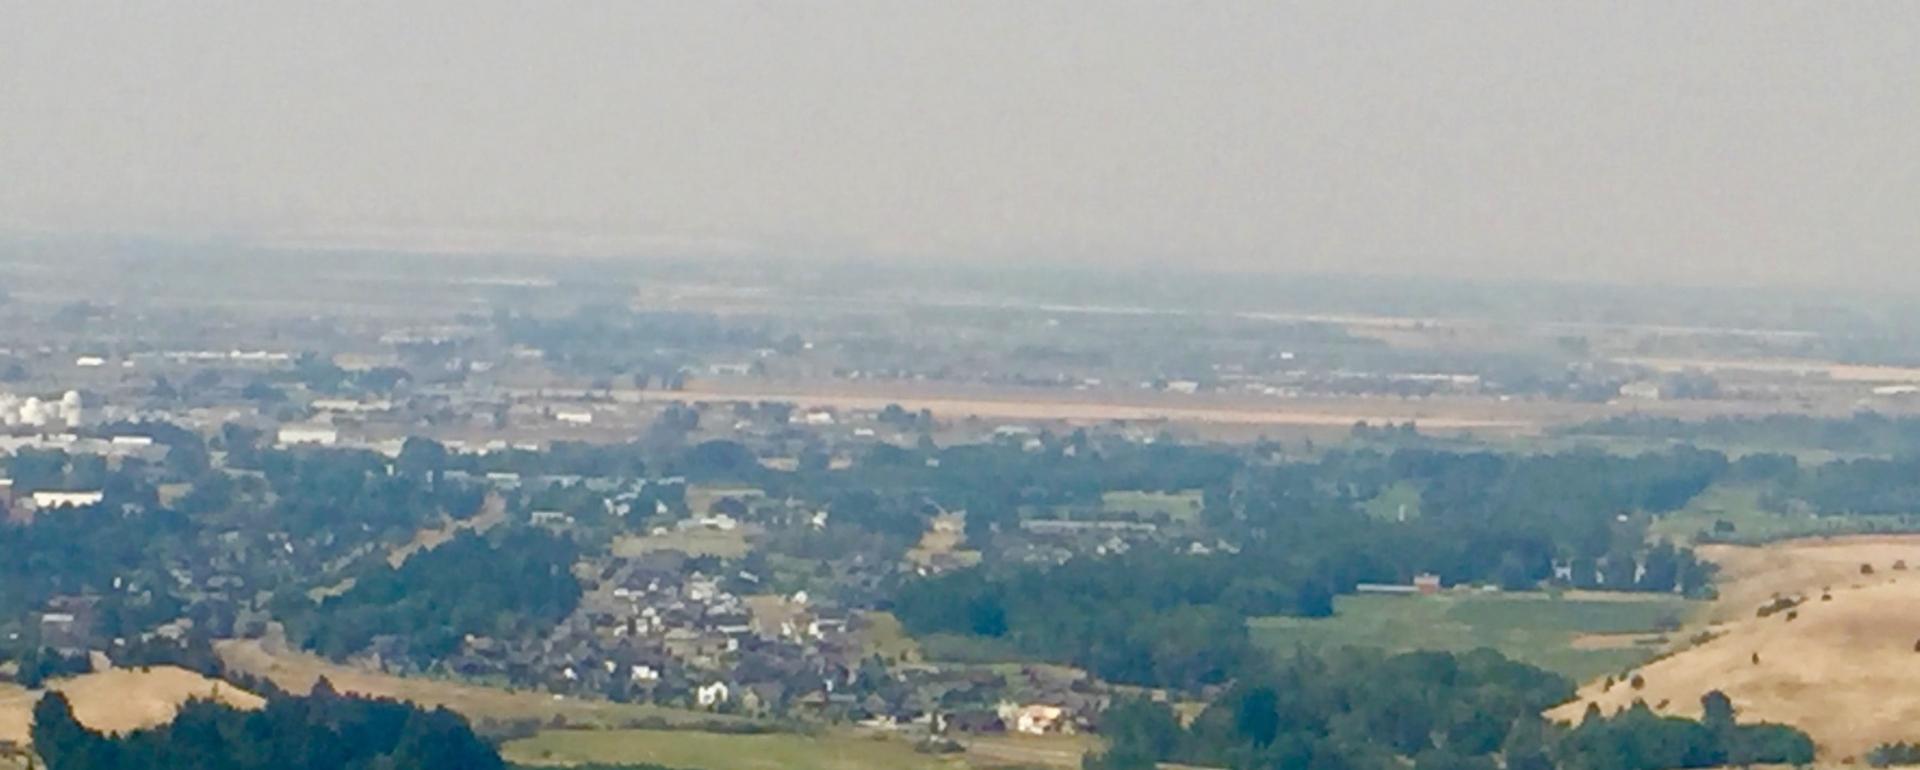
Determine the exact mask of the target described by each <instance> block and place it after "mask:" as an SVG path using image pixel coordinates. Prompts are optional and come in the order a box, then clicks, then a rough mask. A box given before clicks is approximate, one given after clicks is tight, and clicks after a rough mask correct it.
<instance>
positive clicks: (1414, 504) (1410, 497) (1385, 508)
mask: <svg viewBox="0 0 1920 770" xmlns="http://www.w3.org/2000/svg"><path fill="white" fill-rule="evenodd" d="M1366 511H1367V515H1368V516H1372V517H1374V518H1376V519H1382V520H1385V521H1398V520H1400V519H1401V517H1402V516H1404V517H1405V518H1407V519H1417V518H1420V488H1419V487H1417V486H1415V485H1414V484H1413V483H1412V482H1407V481H1402V482H1400V483H1398V484H1394V485H1393V486H1390V487H1387V488H1386V489H1383V490H1381V491H1380V494H1378V495H1376V496H1374V498H1373V499H1372V500H1368V501H1367V503H1366Z"/></svg>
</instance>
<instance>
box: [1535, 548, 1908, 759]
mask: <svg viewBox="0 0 1920 770" xmlns="http://www.w3.org/2000/svg"><path fill="white" fill-rule="evenodd" d="M1701 553H1702V555H1703V556H1705V557H1707V558H1709V559H1712V560H1713V561H1715V562H1716V563H1718V564H1720V565H1721V576H1720V595H1721V598H1720V600H1719V601H1718V602H1716V603H1715V606H1714V608H1713V612H1712V613H1711V617H1712V618H1713V619H1714V620H1715V621H1716V622H1715V624H1714V625H1713V626H1711V628H1710V630H1711V631H1712V632H1713V634H1714V636H1713V637H1712V638H1711V639H1710V640H1707V641H1704V642H1701V643H1699V644H1696V645H1693V646H1691V647H1689V648H1687V649H1684V650H1680V651H1678V652H1675V653H1674V654H1672V655H1669V656H1667V657H1664V658H1661V659H1660V660H1657V661H1653V662H1650V663H1647V664H1646V665H1645V666H1643V667H1640V668H1638V669H1635V671H1634V674H1636V675H1638V676H1639V677H1640V679H1641V686H1640V687H1638V688H1636V687H1633V686H1631V684H1628V683H1625V682H1621V681H1616V682H1614V683H1613V684H1612V686H1611V687H1609V686H1607V682H1606V681H1605V680H1601V681H1597V682H1589V683H1588V684H1587V686H1585V687H1584V688H1582V689H1581V692H1580V698H1579V699H1578V700H1576V701H1574V702H1572V703H1569V704H1567V705H1565V706H1562V707H1560V708H1558V709H1555V710H1554V711H1552V712H1550V713H1549V715H1550V716H1553V717H1556V718H1559V719H1562V720H1565V721H1574V720H1577V719H1579V718H1580V715H1581V714H1582V713H1583V712H1584V711H1585V709H1586V707H1587V704H1589V703H1595V704H1598V705H1599V706H1600V708H1601V710H1602V711H1603V712H1605V713H1612V712H1614V711H1616V710H1619V709H1622V708H1626V707H1628V706H1630V705H1631V704H1632V703H1633V702H1634V701H1636V700H1639V701H1644V702H1646V703H1647V704H1648V705H1650V706H1653V707H1654V709H1655V710H1657V711H1661V712H1665V713H1673V714H1681V715H1691V716H1698V715H1699V714H1700V711H1701V708H1700V698H1701V696H1703V695H1705V694H1706V693H1707V692H1709V691H1712V690H1720V691H1722V692H1724V693H1726V694H1727V695H1728V697H1730V698H1731V699H1732V700H1733V704H1734V707H1735V708H1736V709H1738V710H1739V712H1740V718H1741V719H1742V720H1743V721H1770V722H1780V723H1784V724H1789V725H1793V726H1795V727H1799V728H1801V729H1803V730H1806V731H1807V733H1808V734H1810V735H1811V736H1813V739H1814V742H1815V743H1816V744H1817V745H1818V746H1819V747H1820V750H1821V758H1822V759H1823V760H1825V761H1828V762H1832V761H1847V760H1849V759H1854V758H1858V757H1859V756H1860V755H1861V754H1863V753H1864V752H1866V751H1868V750H1870V749H1872V748H1873V747H1875V746H1878V745H1880V744H1882V743H1887V742H1893V741H1912V740H1914V739H1915V738H1916V736H1917V735H1920V733H1916V731H1915V725H1917V724H1920V694H1916V693H1920V613H1915V612H1913V611H1912V609H1913V608H1914V607H1917V606H1920V572H1915V571H1910V570H1901V569H1895V568H1894V564H1895V563H1897V562H1902V561H1904V562H1907V563H1909V564H1912V565H1915V568H1916V569H1920V536H1914V535H1900V536H1862V537H1844V538H1830V539H1822V540H1806V541H1790V542H1783V543H1775V544H1772V545H1767V546H1763V547H1740V546H1708V547H1705V548H1702V549H1701ZM1862 565H1866V566H1867V567H1870V568H1871V572H1870V573H1863V570H1862ZM1775 596H1789V597H1795V596H1797V597H1802V598H1804V600H1805V601H1804V602H1803V603H1802V604H1800V605H1799V606H1798V607H1796V608H1794V609H1793V610H1792V611H1790V612H1785V611H1783V612H1775V613H1771V614H1769V615H1768V616H1767V617H1760V616H1759V613H1758V612H1757V610H1758V609H1759V608H1760V606H1761V605H1763V604H1765V603H1767V602H1770V601H1772V600H1773V597H1775Z"/></svg>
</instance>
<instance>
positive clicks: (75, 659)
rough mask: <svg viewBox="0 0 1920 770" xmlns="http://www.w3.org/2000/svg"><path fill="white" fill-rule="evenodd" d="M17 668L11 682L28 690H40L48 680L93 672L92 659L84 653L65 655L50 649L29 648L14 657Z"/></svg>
mask: <svg viewBox="0 0 1920 770" xmlns="http://www.w3.org/2000/svg"><path fill="white" fill-rule="evenodd" d="M13 662H14V665H15V666H16V667H17V669H18V670H16V671H15V672H14V674H13V681H15V682H17V683H19V685H20V686H21V687H25V688H27V689H29V690H37V689H40V686H41V685H43V684H46V682H47V680H48V679H56V678H59V677H67V676H76V675H79V674H85V673H89V672H91V671H93V659H92V658H91V657H90V656H88V655H87V654H86V653H84V652H82V653H76V654H71V655H69V654H65V653H62V652H60V651H59V650H56V649H53V648H52V647H30V648H28V649H27V650H26V651H25V652H23V653H21V654H19V655H17V656H15V657H14V661H13Z"/></svg>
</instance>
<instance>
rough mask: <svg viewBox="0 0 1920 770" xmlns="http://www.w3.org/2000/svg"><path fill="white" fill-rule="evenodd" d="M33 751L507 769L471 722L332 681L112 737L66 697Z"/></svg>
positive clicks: (69, 764) (88, 760) (97, 764)
mask: <svg viewBox="0 0 1920 770" xmlns="http://www.w3.org/2000/svg"><path fill="white" fill-rule="evenodd" d="M32 737H33V748H34V752H35V753H37V754H39V755H40V757H41V759H43V760H45V762H46V767H47V770H146V768H155V769H156V770H157V769H159V768H168V769H169V770H171V769H172V768H184V767H191V768H199V769H200V770H300V769H302V768H311V769H312V770H323V769H324V770H387V769H389V768H408V769H409V770H502V769H503V768H504V767H505V764H504V763H503V762H501V760H500V756H499V754H498V753H496V752H495V751H494V749H493V748H492V747H491V746H489V745H487V743H486V742H485V741H482V740H481V739H480V738H479V737H478V736H476V735H475V734H474V732H473V730H472V728H471V727H470V726H468V724H467V722H466V720H465V719H462V718H461V717H460V716H458V715H456V714H454V713H453V712H451V711H447V710H446V709H444V708H442V709H435V710H433V711H424V710H421V709H419V708H417V707H414V706H412V705H409V704H405V703H401V702H398V701H391V700H373V699H366V698H359V697H351V696H342V695H339V694H336V693H334V692H333V691H332V688H331V687H330V686H327V685H325V680H322V683H321V684H320V685H316V686H315V688H314V692H313V694H311V695H309V696H307V697H287V696H279V697H273V698H270V699H269V700H268V701H267V705H266V707H265V708H263V709H261V710H259V711H242V710H239V709H235V708H232V707H229V706H226V705H223V704H219V703H214V702H209V701H198V700H196V701H189V702H188V703H187V704H186V705H184V706H182V707H181V709H180V712H179V714H178V715H176V716H175V717H174V720H173V722H171V723H169V724H167V725H164V726H161V727H156V728H153V729H149V730H137V731H134V732H131V733H127V734H124V735H105V734H102V733H99V732H95V731H93V730H91V729H88V728H87V727H86V726H85V725H82V724H80V722H79V720H77V719H75V718H74V715H73V707H72V705H71V704H70V703H68V702H67V699H66V696H64V695H61V694H60V693H57V692H55V693H48V694H47V695H45V696H43V697H42V698H41V700H40V702H39V703H38V704H36V705H35V706H34V709H33V730H32Z"/></svg>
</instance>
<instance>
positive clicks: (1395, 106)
mask: <svg viewBox="0 0 1920 770" xmlns="http://www.w3.org/2000/svg"><path fill="white" fill-rule="evenodd" d="M0 230H11V231H49V230H51V231H66V230H111V231H131V232H143V233H180V234H188V235H238V236H241V237H248V238H264V239H318V240H329V241H340V240H356V239H367V240H383V241H393V240H399V239H402V238H404V239H407V240H422V239H424V240H431V241H433V242H436V243H444V244H448V245H488V244H494V243H498V244H506V245H526V244H531V243H540V244H543V245H551V246H552V247H553V248H556V249H565V250H609V249H619V248H632V249H634V250H637V251H643V252H648V253H656V252H666V253H671V252H674V251H679V250H682V249H694V250H706V249H712V250H719V251H746V252H752V253H764V254H772V255H785V254H799V255H827V256H839V255H853V256H866V257H879V258H888V259H900V260H940V259H954V260H960V259H966V260H1023V261H1024V260H1035V259H1061V260H1074V261H1079V262H1094V263H1106V262H1108V261H1111V262H1113V263H1127V264H1138V263H1150V262H1172V263H1176V264H1205V265H1213V266H1220V267H1227V268H1261V269H1271V270H1276V271H1282V270H1296V269H1310V270H1335V271H1360V272H1373V273H1380V272H1405V271H1423V272H1435V273H1464V274H1470V275H1475V276H1507V275H1521V276H1527V277H1548V278H1606V277H1627V278H1635V279H1641V280H1652V281H1685V282H1702V281H1713V280H1716V279H1718V278H1720V277H1732V278H1734V279H1736V280H1741V281H1753V280H1759V281H1767V282H1793V281H1820V282H1830V283H1836V284H1852V285H1886V284H1888V283H1889V282H1897V283H1901V284H1903V285H1906V286H1914V287H1920V269H1916V270H1912V272H1914V273H1915V274H1916V277H1908V276H1907V275H1906V273H1907V272H1909V271H1908V268H1920V259H1916V256H1920V248H1917V247H1920V3H1911V2H1898V3H1894V2H1887V3H1871V2H1831V1H1830V0H1820V1H1818V2H1804V3H1779V2H1757V1H1753V0H1747V1H1743V2H1726V3H1715V2H1672V0H1660V1H1658V2H1629V3H1622V2H1589V3H1569V2H1562V1H1559V0H1556V1H1555V2H1542V3H1517V2H1516V3H1468V2H1425V1H1413V0H1409V1H1408V2H1392V3H1382V2H1356V1H1355V0H1337V1H1334V2H1325V3H1272V2H1260V3H1225V2H1221V3H1197V2H1178V3H1175V2H1166V3H1153V4H1126V3H1114V2H1107V1H1105V0H1102V1H1100V2H1075V3H1042V2H1034V0H1018V1H1017V2H1006V3H982V2H966V3H932V2H918V1H916V0H879V1H877V2H870V3H867V2H858V3H856V2H780V3H729V2H715V1H714V0H686V1H684V2H673V3H647V2H632V1H622V2H606V3H567V2H544V1H543V2H522V3H510V4H509V3H492V2H474V1H473V0H460V1H459V2H444V3H442V2H431V3H429V2H366V3H344V2H342V3H311V2H301V3H291V2H284V3H283V2H266V1H263V0H246V1H245V2H233V3H214V2H152V3H138V2H79V1H78V0H74V1H69V0H53V1H49V0H31V1H27V0H22V1H20V2H14V1H13V0H0Z"/></svg>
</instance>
